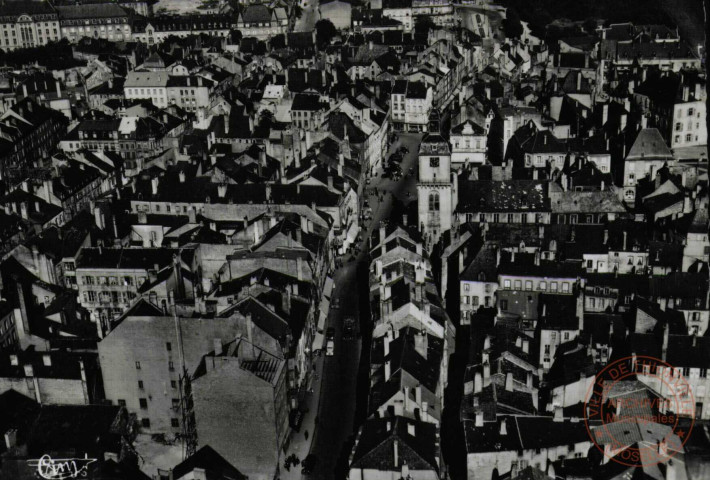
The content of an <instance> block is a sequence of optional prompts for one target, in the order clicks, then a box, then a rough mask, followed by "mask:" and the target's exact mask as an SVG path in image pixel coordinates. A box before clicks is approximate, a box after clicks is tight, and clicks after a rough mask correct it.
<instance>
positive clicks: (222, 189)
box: [217, 183, 227, 198]
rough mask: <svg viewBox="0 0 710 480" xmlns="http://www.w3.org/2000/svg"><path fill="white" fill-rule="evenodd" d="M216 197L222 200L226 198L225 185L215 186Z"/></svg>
mask: <svg viewBox="0 0 710 480" xmlns="http://www.w3.org/2000/svg"><path fill="white" fill-rule="evenodd" d="M217 196H218V197H219V198H224V197H226V196H227V184H224V183H222V184H219V185H217Z"/></svg>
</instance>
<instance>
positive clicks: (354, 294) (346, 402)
mask: <svg viewBox="0 0 710 480" xmlns="http://www.w3.org/2000/svg"><path fill="white" fill-rule="evenodd" d="M420 141H421V135H408V134H407V135H400V140H398V142H396V143H395V144H393V145H392V146H391V148H390V152H391V151H394V149H396V148H399V146H400V145H402V144H404V145H405V146H406V147H407V148H408V149H409V153H408V154H407V155H405V159H404V161H403V162H402V169H403V171H405V172H406V171H407V169H409V168H410V167H414V169H415V175H413V176H411V177H410V178H406V179H405V178H402V179H401V180H400V181H398V182H394V181H392V180H390V179H383V178H382V171H381V170H380V171H379V172H377V175H376V176H375V177H373V178H372V181H371V183H370V185H369V187H375V186H376V187H377V188H378V190H380V191H385V192H392V193H394V195H395V196H397V197H398V198H400V199H401V200H403V201H405V202H407V201H413V200H414V199H416V152H417V151H418V148H419V142H420ZM388 157H389V153H388ZM388 157H387V158H388ZM407 191H409V192H410V196H409V197H407V195H406V192H407ZM368 201H369V203H370V205H371V207H372V209H373V217H374V218H373V220H372V221H371V222H368V224H367V227H366V230H365V232H363V235H362V238H363V243H364V240H365V239H366V238H368V236H369V235H370V233H371V232H372V230H374V229H376V228H379V222H380V220H383V219H387V218H389V215H390V211H391V208H392V196H391V195H385V198H384V201H382V202H379V201H378V200H377V199H376V198H375V197H374V196H370V197H369V198H368ZM361 246H362V244H361ZM366 261H367V256H366V254H365V252H364V251H361V252H360V254H359V255H358V256H357V257H355V258H354V259H353V261H350V262H349V261H347V260H346V262H345V263H344V265H343V267H342V268H340V269H338V270H337V271H336V273H335V278H334V280H335V287H334V290H333V294H332V297H331V298H332V300H333V301H334V300H335V299H336V298H340V302H341V306H340V308H339V309H331V311H330V313H329V316H328V325H327V327H332V328H334V329H335V355H334V356H332V357H325V363H324V366H323V378H322V383H321V390H320V406H319V411H318V419H319V421H318V425H317V428H316V432H315V437H314V438H313V443H312V446H311V452H310V453H312V454H314V455H315V456H316V457H317V458H318V463H317V464H316V468H315V469H314V471H313V473H312V474H310V475H304V478H308V479H324V480H331V479H332V478H334V473H333V472H334V469H335V467H336V462H337V461H338V458H339V456H340V455H341V453H343V452H341V450H342V447H343V445H344V444H345V442H346V440H347V438H348V437H349V436H350V435H352V434H353V432H354V430H355V429H354V425H353V418H354V415H355V399H356V392H355V388H356V380H357V372H358V364H359V362H360V355H361V353H362V352H361V341H360V340H351V341H345V340H343V339H342V326H343V318H344V317H345V316H346V315H353V316H356V315H358V301H359V299H358V288H357V286H356V284H355V282H356V270H357V263H359V262H366ZM347 454H349V452H347Z"/></svg>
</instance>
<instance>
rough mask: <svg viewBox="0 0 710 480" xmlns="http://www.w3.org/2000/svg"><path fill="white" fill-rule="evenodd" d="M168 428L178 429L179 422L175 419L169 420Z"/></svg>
mask: <svg viewBox="0 0 710 480" xmlns="http://www.w3.org/2000/svg"><path fill="white" fill-rule="evenodd" d="M170 426H171V427H173V428H178V427H179V426H180V422H178V419H177V418H171V419H170Z"/></svg>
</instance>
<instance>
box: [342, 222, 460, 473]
mask: <svg viewBox="0 0 710 480" xmlns="http://www.w3.org/2000/svg"><path fill="white" fill-rule="evenodd" d="M370 259H371V262H370V269H369V303H370V309H371V320H370V319H364V320H361V322H362V324H363V328H368V329H372V334H371V347H370V352H369V359H370V361H369V365H370V368H369V379H370V382H369V386H370V391H369V396H368V402H367V413H368V419H367V420H366V421H365V423H364V424H363V425H362V426H361V427H360V429H359V431H358V434H357V437H356V439H355V445H354V446H353V450H352V453H351V454H350V471H349V478H351V479H355V478H381V476H382V475H387V476H400V475H401V476H402V478H446V476H447V470H446V465H445V464H444V462H443V457H442V452H441V438H440V432H441V423H442V420H443V416H442V413H443V406H444V392H445V390H446V387H447V385H448V370H449V356H450V355H451V354H452V353H453V349H454V343H455V334H456V332H455V329H454V326H453V323H452V322H451V320H450V319H449V318H448V315H447V314H446V311H445V310H444V309H443V306H442V305H441V302H440V300H439V296H438V292H437V289H436V286H435V284H434V282H433V281H432V276H431V275H432V273H431V266H430V264H429V260H428V257H427V254H426V252H425V251H424V250H423V245H422V241H421V237H420V233H419V232H418V231H417V229H416V228H413V227H412V226H407V224H406V221H405V224H404V225H397V224H394V223H393V224H392V225H390V226H381V227H380V229H379V231H377V232H376V233H375V234H373V237H372V238H371V242H370ZM367 337H369V335H367Z"/></svg>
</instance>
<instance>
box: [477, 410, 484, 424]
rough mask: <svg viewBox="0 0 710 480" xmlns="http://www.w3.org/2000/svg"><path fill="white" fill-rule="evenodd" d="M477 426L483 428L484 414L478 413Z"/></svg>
mask: <svg viewBox="0 0 710 480" xmlns="http://www.w3.org/2000/svg"><path fill="white" fill-rule="evenodd" d="M476 426H477V427H482V426H483V412H476Z"/></svg>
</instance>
